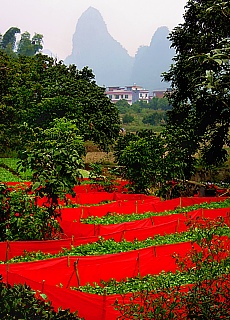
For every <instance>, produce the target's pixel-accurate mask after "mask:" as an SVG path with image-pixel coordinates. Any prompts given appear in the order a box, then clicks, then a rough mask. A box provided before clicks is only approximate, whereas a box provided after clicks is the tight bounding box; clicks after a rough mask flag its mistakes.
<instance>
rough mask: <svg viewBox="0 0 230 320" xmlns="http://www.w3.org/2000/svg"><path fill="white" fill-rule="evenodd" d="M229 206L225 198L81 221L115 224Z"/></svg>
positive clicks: (93, 217)
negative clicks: (173, 207) (162, 209)
mask: <svg viewBox="0 0 230 320" xmlns="http://www.w3.org/2000/svg"><path fill="white" fill-rule="evenodd" d="M229 206H230V200H229V199H228V198H227V199H226V200H223V201H219V202H210V203H207V202H204V203H200V204H195V205H192V206H187V207H182V208H181V207H178V208H176V209H175V210H168V211H162V212H151V211H148V212H144V213H132V214H125V215H124V214H123V215H122V214H118V213H116V214H114V213H113V212H111V213H108V214H107V215H106V216H103V217H95V216H90V217H88V218H86V219H82V220H81V221H82V222H84V223H92V224H105V225H108V224H116V223H123V222H130V221H136V220H142V219H145V218H150V217H153V216H164V215H171V214H178V213H186V212H190V211H193V210H198V209H201V208H203V209H218V208H228V207H229Z"/></svg>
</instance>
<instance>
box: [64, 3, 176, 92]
mask: <svg viewBox="0 0 230 320" xmlns="http://www.w3.org/2000/svg"><path fill="white" fill-rule="evenodd" d="M168 34H169V30H168V28H167V27H160V28H158V29H157V31H156V32H155V34H154V35H153V37H152V40H151V43H150V46H144V47H140V48H139V49H138V51H137V53H136V55H135V57H134V58H133V57H131V56H130V55H129V54H128V52H127V50H126V49H125V48H123V47H122V46H121V44H120V43H119V42H118V41H116V40H115V39H114V38H113V37H112V36H111V35H110V34H109V32H108V30H107V26H106V24H105V22H104V20H103V18H102V16H101V14H100V12H99V11H98V10H97V9H95V8H93V7H89V8H88V9H87V10H86V11H85V12H84V13H83V14H82V15H81V17H80V18H79V20H78V22H77V25H76V30H75V33H74V35H73V40H72V44H73V45H72V53H71V54H70V55H69V56H68V57H67V58H66V59H65V63H66V64H67V65H69V64H75V65H76V66H77V68H78V69H82V68H83V67H85V66H88V67H89V68H91V69H92V70H93V73H94V74H95V78H96V81H97V83H98V85H100V86H126V85H130V84H133V83H137V84H138V85H141V86H142V87H144V88H146V89H148V90H150V91H152V90H155V89H166V88H167V87H168V84H167V83H163V82H162V81H161V77H160V74H161V73H162V72H164V71H167V70H168V69H169V66H170V64H171V63H172V57H173V55H174V52H173V50H172V49H170V42H169V40H168V39H167V36H168Z"/></svg>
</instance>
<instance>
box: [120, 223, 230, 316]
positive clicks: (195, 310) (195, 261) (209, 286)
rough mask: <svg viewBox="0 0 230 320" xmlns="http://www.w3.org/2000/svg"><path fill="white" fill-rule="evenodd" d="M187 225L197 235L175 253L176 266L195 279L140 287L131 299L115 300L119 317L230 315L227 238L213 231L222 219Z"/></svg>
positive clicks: (229, 250) (219, 225)
mask: <svg viewBox="0 0 230 320" xmlns="http://www.w3.org/2000/svg"><path fill="white" fill-rule="evenodd" d="M190 225H191V230H193V231H194V232H195V233H197V235H198V237H197V239H196V244H197V246H194V247H193V248H192V250H191V251H190V252H188V253H187V254H186V255H185V257H181V256H179V255H175V256H174V257H175V259H176V262H177V265H178V267H179V270H180V271H181V272H185V273H186V274H187V275H188V276H189V277H190V279H193V280H194V282H193V283H192V284H191V285H189V286H182V287H181V285H174V286H172V284H171V283H168V282H167V281H165V282H162V284H161V286H159V287H158V288H157V289H156V290H149V288H148V289H147V290H146V289H145V288H142V290H141V291H140V292H138V293H135V294H134V295H133V296H132V298H131V299H130V303H127V304H122V303H119V302H118V301H117V302H116V303H115V308H116V309H117V310H119V311H120V313H121V316H120V317H119V318H120V319H149V318H153V319H165V320H166V319H207V320H208V319H229V317H230V289H229V288H230V274H229V259H230V249H229V238H226V237H222V236H217V235H216V234H215V231H216V230H217V229H218V228H219V227H221V226H223V220H222V219H219V220H217V221H208V220H207V221H203V222H200V223H199V222H198V221H195V222H194V221H193V222H191V224H190ZM194 276H195V278H194Z"/></svg>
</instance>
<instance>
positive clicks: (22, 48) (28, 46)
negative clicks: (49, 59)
mask: <svg viewBox="0 0 230 320" xmlns="http://www.w3.org/2000/svg"><path fill="white" fill-rule="evenodd" d="M42 39H43V36H42V35H41V34H38V33H35V34H34V36H33V37H32V39H30V33H29V32H27V31H26V32H24V33H22V35H21V39H20V41H19V43H18V46H17V54H20V55H23V56H30V57H31V56H34V55H35V54H36V53H37V52H39V50H42V49H43V46H42Z"/></svg>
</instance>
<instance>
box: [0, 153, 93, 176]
mask: <svg viewBox="0 0 230 320" xmlns="http://www.w3.org/2000/svg"><path fill="white" fill-rule="evenodd" d="M17 162H18V159H17V158H0V181H2V182H22V181H30V180H31V172H30V171H29V170H27V171H26V172H20V173H19V172H18V170H17ZM80 171H81V174H82V176H83V178H88V177H89V172H88V171H87V170H80Z"/></svg>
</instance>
